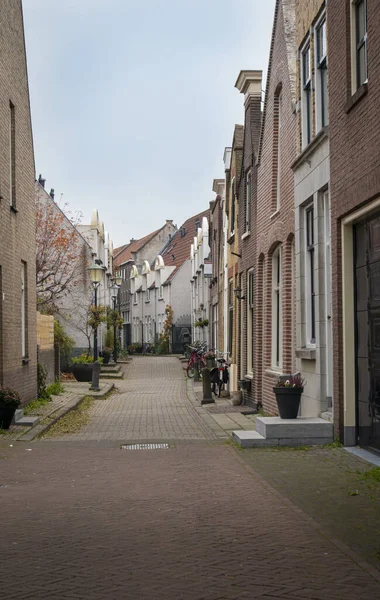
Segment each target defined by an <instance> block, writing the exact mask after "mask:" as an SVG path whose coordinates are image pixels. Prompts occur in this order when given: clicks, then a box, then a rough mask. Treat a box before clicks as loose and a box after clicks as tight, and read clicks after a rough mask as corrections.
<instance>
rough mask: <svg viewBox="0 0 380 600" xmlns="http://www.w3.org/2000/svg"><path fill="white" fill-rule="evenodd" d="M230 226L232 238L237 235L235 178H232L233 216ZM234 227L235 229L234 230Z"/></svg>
mask: <svg viewBox="0 0 380 600" xmlns="http://www.w3.org/2000/svg"><path fill="white" fill-rule="evenodd" d="M232 215H233V217H234V218H233V219H232ZM229 221H230V224H231V230H230V236H231V237H232V236H233V235H234V234H235V228H236V189H235V177H233V178H232V180H231V214H230V219H229ZM232 225H233V228H232Z"/></svg>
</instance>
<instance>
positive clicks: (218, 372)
mask: <svg viewBox="0 0 380 600" xmlns="http://www.w3.org/2000/svg"><path fill="white" fill-rule="evenodd" d="M216 354H217V355H219V357H220V358H218V357H217V358H216V361H217V363H218V366H217V367H215V368H214V369H212V371H211V373H210V377H211V383H212V391H213V393H214V394H215V395H217V396H218V398H220V396H221V393H222V389H224V387H225V386H226V385H227V383H228V381H229V379H230V373H229V371H228V369H229V367H230V366H231V363H230V362H228V361H227V360H226V359H225V358H224V357H225V356H228V355H229V352H219V350H216ZM216 388H218V393H217V392H216Z"/></svg>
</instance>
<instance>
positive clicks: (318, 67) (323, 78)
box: [314, 10, 329, 132]
mask: <svg viewBox="0 0 380 600" xmlns="http://www.w3.org/2000/svg"><path fill="white" fill-rule="evenodd" d="M326 28H327V15H326V10H324V11H323V13H322V14H321V16H320V18H319V19H318V21H317V23H316V24H315V26H314V47H315V53H314V56H315V72H316V74H317V76H316V81H315V130H316V132H318V131H320V130H321V129H322V128H323V127H325V126H326V125H328V123H329V107H328V88H327V85H328V61H327V30H326ZM322 29H323V30H324V35H323V34H322V40H323V42H324V48H323V53H321V30H322Z"/></svg>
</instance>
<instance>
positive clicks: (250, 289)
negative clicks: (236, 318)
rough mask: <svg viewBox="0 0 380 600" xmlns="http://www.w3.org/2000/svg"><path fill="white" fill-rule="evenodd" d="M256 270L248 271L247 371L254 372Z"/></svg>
mask: <svg viewBox="0 0 380 600" xmlns="http://www.w3.org/2000/svg"><path fill="white" fill-rule="evenodd" d="M253 306H254V272H253V271H248V307H247V309H248V323H247V372H248V373H250V374H252V373H253V356H254V342H253V330H254V318H253Z"/></svg>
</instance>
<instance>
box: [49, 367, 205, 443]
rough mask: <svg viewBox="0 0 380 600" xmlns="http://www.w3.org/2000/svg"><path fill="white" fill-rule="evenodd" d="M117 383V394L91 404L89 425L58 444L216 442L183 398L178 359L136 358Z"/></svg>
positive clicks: (181, 373) (184, 383) (184, 396)
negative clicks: (150, 441) (81, 442)
mask: <svg viewBox="0 0 380 600" xmlns="http://www.w3.org/2000/svg"><path fill="white" fill-rule="evenodd" d="M125 369H126V373H127V378H126V379H124V380H120V381H117V382H115V383H116V387H117V390H118V394H117V395H116V394H115V395H112V396H110V397H109V398H108V399H107V400H99V401H97V402H95V404H94V406H93V408H92V411H91V420H90V423H89V424H88V425H87V426H86V427H84V428H83V429H82V430H81V431H80V432H78V433H75V434H73V435H71V436H65V437H64V438H55V439H56V440H60V439H65V440H76V441H88V440H129V441H137V440H140V441H141V440H147V439H148V440H157V441H158V440H161V441H162V440H165V441H166V440H177V439H178V440H185V439H188V440H206V439H215V438H216V436H215V435H214V433H213V431H212V429H211V428H209V427H208V426H207V425H206V424H205V421H204V420H203V419H202V418H201V417H200V416H198V414H197V413H196V412H195V411H194V409H193V407H192V406H191V404H190V402H189V399H188V397H187V395H186V379H185V378H184V374H183V369H182V368H181V364H180V362H179V360H178V359H177V358H157V357H147V356H146V357H143V356H140V357H139V356H136V357H134V359H133V362H132V363H131V364H130V365H128V366H126V367H125Z"/></svg>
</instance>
